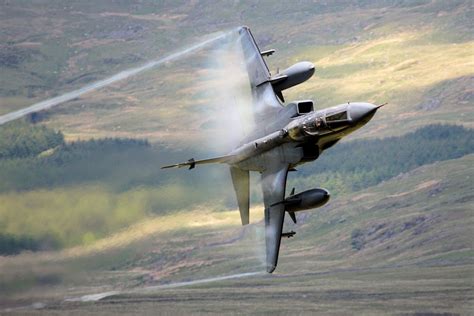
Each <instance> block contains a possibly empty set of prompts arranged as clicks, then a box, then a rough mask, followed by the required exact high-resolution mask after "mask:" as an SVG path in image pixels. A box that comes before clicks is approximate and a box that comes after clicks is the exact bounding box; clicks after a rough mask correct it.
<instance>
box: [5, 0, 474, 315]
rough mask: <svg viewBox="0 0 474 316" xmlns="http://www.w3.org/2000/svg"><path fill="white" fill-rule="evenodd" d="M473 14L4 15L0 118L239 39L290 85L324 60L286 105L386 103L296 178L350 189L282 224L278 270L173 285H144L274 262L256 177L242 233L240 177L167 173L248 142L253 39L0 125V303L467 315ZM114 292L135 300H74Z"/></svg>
mask: <svg viewBox="0 0 474 316" xmlns="http://www.w3.org/2000/svg"><path fill="white" fill-rule="evenodd" d="M217 12H218V14H217ZM472 16H473V6H472V3H471V1H469V0H466V1H461V0H459V1H458V0H453V1H436V0H435V1H431V0H416V1H404V0H402V1H400V0H376V1H372V0H371V1H369V0H367V1H365V0H364V1H357V2H354V1H350V0H338V1H330V2H328V1H313V2H304V1H299V2H295V1H290V2H278V3H276V2H275V1H270V0H264V1H258V3H248V2H245V1H232V2H215V1H206V0H204V1H138V2H128V1H114V2H107V3H95V2H94V3H92V2H90V1H68V2H67V3H65V2H64V1H59V0H53V1H46V0H38V1H33V2H31V1H0V27H1V29H2V32H0V43H1V44H0V115H2V114H5V113H8V112H10V111H13V110H17V109H20V108H22V107H24V106H28V105H30V104H32V103H35V102H38V101H41V100H44V99H47V98H50V97H53V96H58V95H60V94H62V93H65V92H68V91H71V90H74V89H78V88H80V87H82V86H84V85H86V84H89V83H91V82H94V81H96V80H100V79H104V78H106V77H108V76H110V75H113V74H116V73H117V72H119V71H122V70H125V69H129V68H131V67H136V66H139V65H142V64H144V63H146V62H148V61H150V60H156V59H159V58H162V57H164V56H167V55H168V54H170V53H173V52H177V51H179V50H182V49H183V48H186V47H189V45H191V44H193V43H196V42H200V41H202V40H203V39H204V38H207V36H208V34H216V32H221V31H224V32H225V31H230V30H233V29H235V27H237V26H240V25H248V26H250V27H251V29H252V31H253V33H254V35H255V37H256V39H257V42H258V43H259V45H260V48H261V49H262V50H263V49H270V48H276V49H277V53H276V54H275V55H273V56H271V57H270V58H268V63H269V66H270V69H271V70H272V72H273V73H275V71H276V70H277V69H284V68H286V67H288V66H290V65H292V64H293V63H295V62H298V61H301V60H309V61H311V62H313V63H315V64H316V74H315V76H314V77H313V78H312V79H311V80H309V81H307V82H306V83H304V84H302V85H300V86H297V87H295V88H292V89H290V90H288V91H285V92H284V95H285V98H286V100H287V101H290V100H293V99H307V98H314V99H315V100H316V107H317V108H323V107H327V106H332V105H335V104H338V103H344V102H347V101H369V102H373V103H376V104H380V103H384V102H388V103H389V104H388V105H387V106H385V107H384V108H383V109H382V110H380V111H379V112H378V113H377V115H376V116H375V117H374V119H373V120H372V121H371V122H370V123H369V124H368V125H367V126H365V127H364V128H363V129H361V130H359V131H357V132H356V133H354V134H353V135H351V136H350V138H349V139H346V140H344V141H342V142H341V143H340V144H337V145H336V146H335V147H333V148H331V149H329V150H328V151H327V152H325V153H324V154H323V155H322V156H321V157H320V158H319V160H318V161H316V162H315V163H312V164H307V165H305V166H301V167H299V168H298V170H299V172H297V173H292V174H291V175H290V179H289V183H288V188H290V187H296V188H297V190H298V191H302V190H306V189H308V188H313V187H315V186H318V187H327V188H328V189H330V190H331V193H332V197H331V201H330V203H329V204H328V205H326V206H325V207H324V208H321V209H318V210H315V211H309V212H303V213H299V214H297V217H298V224H297V225H295V224H293V223H292V222H291V221H289V220H288V221H286V223H285V230H295V231H297V234H296V237H295V238H292V239H288V240H287V239H285V240H283V241H282V248H281V258H280V263H279V267H278V270H277V271H276V275H274V276H266V275H255V276H254V277H252V278H248V279H242V280H227V281H222V282H218V283H213V284H211V285H207V284H206V285H198V286H193V287H190V288H186V289H175V290H173V289H168V290H164V291H162V290H160V289H157V288H155V290H153V289H144V287H145V286H148V285H151V286H153V285H162V284H166V283H168V282H182V281H189V280H194V279H201V278H206V277H215V276H222V275H229V274H233V273H245V272H253V271H257V272H258V271H263V270H264V268H263V262H264V258H263V253H264V230H263V222H262V215H263V214H262V206H261V205H260V203H261V196H260V187H259V182H258V176H256V177H254V178H253V179H252V181H253V183H252V185H253V186H252V192H251V195H252V206H253V208H252V210H251V222H252V224H251V225H250V226H247V227H245V228H242V227H241V226H240V224H239V223H240V219H239V215H238V212H237V211H236V210H235V207H236V203H235V197H234V194H233V191H232V190H231V189H230V188H231V185H230V181H229V174H228V170H227V167H226V166H213V167H210V168H196V170H193V171H192V172H188V171H187V170H175V171H171V172H162V171H160V170H159V167H160V166H161V165H163V164H167V163H171V162H176V161H182V160H185V159H188V158H190V157H195V158H205V157H207V156H210V155H214V154H216V152H217V154H222V152H220V149H222V148H219V144H220V143H219V141H222V139H224V140H226V139H227V138H226V137H227V136H228V134H229V132H230V134H232V132H233V128H232V127H229V126H227V128H226V130H225V131H222V129H220V127H219V126H218V124H214V123H215V120H216V118H219V117H220V115H222V112H224V114H226V113H231V112H226V109H229V108H230V107H236V106H239V105H240V103H245V104H248V95H242V93H241V92H242V91H245V87H246V82H245V80H242V76H241V74H240V73H239V72H238V68H239V66H238V65H239V63H238V59H236V58H235V56H233V55H232V51H235V49H234V46H233V44H235V43H234V42H235V39H236V38H235V37H232V36H228V37H226V42H216V43H214V44H213V45H210V46H209V47H207V48H205V49H203V50H200V51H199V52H196V53H193V54H191V55H189V56H186V57H183V58H181V59H179V60H176V61H174V62H168V63H165V64H163V65H162V66H160V67H157V68H155V69H152V70H149V71H147V72H144V73H141V74H140V75H139V76H136V77H132V78H129V79H127V80H124V81H121V82H118V83H115V84H113V85H110V86H108V87H106V88H103V89H101V90H98V91H95V92H92V93H89V94H87V95H84V96H81V97H80V98H76V99H74V100H72V101H70V102H67V103H64V104H62V105H59V106H58V107H55V108H53V109H51V110H48V111H44V112H41V113H36V114H35V115H32V116H30V117H28V118H27V122H26V123H25V122H12V124H8V125H2V126H0V252H1V254H2V255H3V256H1V255H0V306H6V305H8V306H12V305H15V306H20V305H29V304H31V302H45V303H46V304H47V306H46V309H45V310H39V311H33V310H28V309H26V310H25V309H20V310H17V312H18V313H23V312H25V313H30V312H31V313H33V314H34V313H36V312H37V313H40V314H41V313H43V312H44V313H45V314H51V313H53V314H54V313H61V314H62V313H71V314H78V313H79V314H83V313H86V312H90V313H93V312H98V313H104V314H109V313H110V314H114V313H117V312H130V313H132V312H135V313H136V312H143V313H156V312H157V311H163V312H164V313H165V312H170V313H172V312H174V311H176V308H177V307H176V306H179V309H180V310H181V311H182V312H183V313H190V312H200V313H222V312H223V311H224V312H236V313H238V312H242V310H243V308H244V310H245V311H248V312H253V313H262V312H264V313H275V314H278V313H281V314H288V313H300V312H301V313H308V314H313V313H321V314H331V313H333V314H349V313H354V312H355V313H361V314H374V315H379V314H381V313H384V312H385V313H387V312H389V311H395V312H398V313H400V314H416V313H420V314H423V313H459V314H468V313H469V308H471V309H472V306H473V305H472V302H473V295H472V288H473V284H472V275H473V273H474V269H473V267H474V262H473V244H472V241H471V239H472V227H473V224H474V223H473V222H472V219H473V218H472V204H473V200H474V197H473V196H472V193H471V192H472V177H473V176H474V175H473V174H472V173H473V171H474V169H473V168H472V165H473V162H474V161H473V160H474V158H473V156H472V152H473V149H474V147H473V139H474V138H473V137H472V133H473V132H472V131H473V129H472V128H473V127H474V125H473V114H472V113H473V112H472V104H473V101H474V99H473V96H474V91H473V86H474V85H473V78H474V76H473V75H474V65H473V62H472V51H473V50H474V38H473V33H472V20H473V19H472ZM243 79H245V78H243ZM229 87H235V88H229ZM247 90H248V89H247ZM247 92H248V91H247ZM247 94H248V93H247ZM227 115H228V116H230V114H227ZM434 124H435V125H434ZM440 124H441V125H440ZM446 124H455V126H454V125H446ZM423 127H424V128H423ZM231 136H232V135H231ZM295 174H297V176H295ZM5 255H6V256H5ZM107 290H125V292H124V293H123V294H121V295H119V296H115V297H111V298H109V299H108V300H105V301H104V302H102V303H99V304H83V303H65V302H63V299H64V298H66V297H77V296H80V295H84V294H91V293H95V292H103V291H107ZM130 290H132V292H130ZM134 291H135V292H134ZM216 302H219V304H216ZM38 306H39V305H38ZM3 312H4V310H2V311H1V312H0V313H3Z"/></svg>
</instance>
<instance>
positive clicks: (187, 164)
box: [161, 156, 232, 169]
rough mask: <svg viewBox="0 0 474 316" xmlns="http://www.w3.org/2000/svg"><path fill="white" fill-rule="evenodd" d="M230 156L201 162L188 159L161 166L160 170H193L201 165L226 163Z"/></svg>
mask: <svg viewBox="0 0 474 316" xmlns="http://www.w3.org/2000/svg"><path fill="white" fill-rule="evenodd" d="M230 158H232V156H222V157H215V158H209V159H203V160H194V158H191V159H189V160H188V161H186V162H180V163H177V164H173V165H168V166H163V167H161V169H168V168H183V167H189V169H194V168H195V167H196V165H203V164H207V163H225V162H227V161H228V160H229V159H230Z"/></svg>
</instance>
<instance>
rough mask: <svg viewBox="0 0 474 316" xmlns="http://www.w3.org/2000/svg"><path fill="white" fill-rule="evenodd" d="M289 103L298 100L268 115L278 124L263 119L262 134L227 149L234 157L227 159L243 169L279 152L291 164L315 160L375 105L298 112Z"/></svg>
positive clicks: (363, 120)
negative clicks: (229, 149) (272, 115)
mask: <svg viewBox="0 0 474 316" xmlns="http://www.w3.org/2000/svg"><path fill="white" fill-rule="evenodd" d="M305 102H310V101H305ZM292 105H294V106H296V105H297V104H296V103H290V104H289V105H288V106H287V108H283V109H282V111H281V112H280V113H278V116H279V117H278V118H271V120H272V121H273V122H278V124H273V125H265V120H263V121H262V122H261V124H262V125H263V126H262V128H261V129H260V135H262V134H263V135H262V136H261V137H259V138H256V139H252V140H250V141H245V142H243V144H242V145H241V146H239V147H237V148H236V149H234V150H233V151H232V152H231V153H229V155H230V156H232V157H233V158H232V159H231V160H230V161H229V162H228V163H229V164H231V165H236V166H238V167H239V168H240V169H243V170H250V171H260V172H262V171H263V170H265V168H266V166H267V162H266V160H267V159H265V156H268V155H271V157H268V158H269V159H272V160H274V159H275V156H280V158H281V159H283V160H284V161H288V162H290V163H291V165H292V167H294V166H296V165H298V164H302V163H305V162H308V161H312V160H315V159H317V158H318V156H319V155H320V154H321V153H322V152H323V151H324V150H325V149H327V148H329V147H331V146H332V145H334V144H335V143H336V142H338V141H339V140H340V139H341V138H342V137H344V136H346V135H349V134H350V133H352V132H354V131H355V130H357V129H359V128H360V127H362V126H363V125H365V124H366V123H367V122H368V121H369V120H370V119H371V118H372V116H373V115H374V114H375V111H376V110H377V109H378V106H375V105H373V104H370V103H360V102H356V103H346V104H341V105H337V106H334V107H330V108H326V109H322V110H318V111H310V112H309V113H305V114H298V111H297V109H292ZM256 134H258V133H256ZM254 135H255V134H254Z"/></svg>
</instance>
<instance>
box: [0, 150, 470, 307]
mask: <svg viewBox="0 0 474 316" xmlns="http://www.w3.org/2000/svg"><path fill="white" fill-rule="evenodd" d="M473 159H474V157H473V156H472V155H468V156H466V157H464V158H460V159H455V160H448V161H445V162H441V163H435V164H432V165H427V166H423V167H420V168H418V169H415V170H413V171H412V172H410V173H407V174H404V175H402V176H399V177H396V178H394V179H392V180H390V181H387V182H384V183H383V184H380V185H378V186H375V187H372V188H369V189H366V190H364V191H358V192H356V193H353V194H347V195H345V196H344V197H341V198H339V199H337V200H334V201H333V202H331V203H330V204H329V205H327V206H325V207H324V208H322V209H319V210H315V211H312V212H304V213H301V214H298V215H297V217H298V221H299V222H298V224H297V225H296V226H297V227H295V225H294V224H292V223H291V221H286V223H285V227H286V229H295V228H296V229H297V232H298V233H297V235H296V237H295V238H293V239H288V240H287V239H285V240H283V243H282V249H281V252H282V257H281V259H280V265H279V270H278V273H277V275H275V276H265V275H262V276H255V277H252V278H248V279H242V280H235V281H222V282H218V283H213V284H211V285H197V286H192V287H191V288H189V289H169V290H163V289H160V290H159V289H157V290H154V291H153V290H143V291H140V288H142V287H143V286H145V285H154V284H157V283H158V284H163V283H165V284H166V282H176V281H186V280H193V279H203V278H206V277H213V276H219V275H228V274H232V273H240V272H249V271H259V270H261V269H262V264H263V263H262V261H261V258H260V254H259V253H260V250H261V249H262V247H263V240H262V238H260V237H261V236H262V233H263V223H262V222H261V221H258V222H255V217H254V219H253V220H252V222H253V224H252V225H250V226H249V227H247V228H240V227H239V218H238V212H236V211H234V212H227V213H221V212H218V213H208V212H207V211H205V210H204V209H201V210H198V211H194V212H189V213H184V214H181V215H180V214H175V215H170V216H163V217H160V218H158V219H157V220H156V221H149V222H144V223H141V224H139V225H136V226H134V227H132V228H131V229H129V230H126V231H123V232H122V233H121V234H119V235H117V236H113V237H110V238H108V239H107V240H104V241H103V242H102V243H101V244H100V245H99V244H97V247H96V246H89V247H86V248H77V249H75V250H73V251H63V252H60V253H57V254H56V255H54V256H50V255H47V254H45V255H42V256H31V255H29V254H23V255H20V256H17V257H13V258H10V259H8V260H4V261H3V263H2V264H3V266H2V271H7V270H8V271H9V273H8V274H6V273H3V274H2V275H1V282H2V288H3V289H7V291H8V292H7V293H9V296H8V297H9V299H6V298H5V299H6V300H5V303H8V302H10V304H11V303H12V302H15V301H18V300H21V298H22V297H33V298H34V299H35V300H37V301H44V300H47V301H48V302H49V303H48V304H49V305H48V307H47V308H46V310H44V311H43V312H44V313H46V314H47V313H50V312H52V311H54V310H56V309H58V308H60V309H61V310H62V312H67V311H70V312H74V311H82V312H84V311H102V312H104V313H106V314H108V313H114V311H116V310H117V309H125V310H128V311H131V309H134V308H135V309H138V310H140V311H142V312H146V311H151V310H154V309H156V308H162V309H164V310H167V309H168V308H172V306H171V305H169V304H179V306H180V307H179V308H182V309H183V311H187V312H191V311H194V312H196V311H202V312H213V311H218V310H220V311H222V310H227V311H229V312H237V311H238V310H239V308H240V307H241V304H242V302H243V301H246V302H247V303H248V304H249V305H248V308H249V309H250V311H253V312H274V311H275V308H277V309H278V312H279V313H283V314H285V313H288V312H290V311H293V312H298V313H299V312H306V313H308V312H311V311H316V310H317V311H319V312H324V313H329V312H332V313H336V314H337V313H348V312H351V311H353V309H354V310H357V311H360V312H361V313H386V312H388V311H389V310H391V309H395V310H397V311H399V312H405V313H414V312H434V311H443V312H453V313H466V312H467V311H468V308H469V300H470V299H472V297H471V294H472V289H470V286H471V285H470V284H471V283H470V282H471V281H470V279H469V278H468V277H467V276H469V275H472V273H473V272H474V270H473V267H474V265H473V264H474V262H473V256H472V247H471V246H472V241H471V238H470V230H471V228H472V225H473V223H472V216H470V213H471V212H472V207H471V203H472V194H471V190H469V188H471V187H472V183H471V180H470V179H472V177H473V176H474V175H473V174H472V173H473V168H472V163H473ZM427 201H428V202H427ZM447 205H449V207H446V206H447ZM219 213H220V214H221V215H219ZM257 213H259V214H258V215H257V214H254V213H252V214H254V216H258V217H260V218H261V210H259V211H258V212H257ZM226 218H227V219H226ZM140 232H144V233H140ZM33 267H34V268H33ZM27 270H28V271H31V273H27V274H25V272H24V271H27ZM81 271H82V272H81ZM88 275H94V277H93V278H91V277H87V276H88ZM196 275H199V278H196ZM48 280H49V281H48ZM48 282H50V283H49V284H50V285H54V287H45V285H46V284H48ZM62 284H65V285H66V284H67V285H69V286H70V287H69V288H68V290H66V292H64V290H60V289H62V288H63V285H62ZM105 284H108V286H105V287H104V285H105ZM71 285H74V286H72V287H71ZM84 285H87V286H88V288H83V287H82V286H84ZM38 286H39V287H38ZM91 286H92V288H91ZM14 288H16V289H17V290H16V291H14V290H13V289H14ZM37 289H43V291H41V292H38V291H37ZM111 289H125V291H127V290H133V291H134V292H130V293H129V294H125V295H121V296H118V297H112V298H110V299H106V300H105V301H104V302H103V303H101V304H98V305H97V304H93V303H76V304H65V303H59V301H57V300H58V299H59V300H60V299H61V298H62V297H78V296H80V295H83V294H91V293H94V292H95V293H97V292H103V291H107V290H111ZM256 289H258V291H257V292H254V291H255V290H256ZM125 293H127V292H125ZM219 293H220V294H219ZM246 293H247V294H246ZM249 293H253V294H252V295H251V296H254V297H253V298H250V297H249ZM283 293H285V295H283ZM289 293H291V294H289ZM216 295H217V296H218V297H220V299H221V300H222V302H223V303H225V304H224V305H225V306H226V307H222V306H221V305H218V306H217V305H214V304H210V300H212V299H215V297H216ZM54 298H56V299H54ZM236 299H237V300H236ZM163 300H165V301H167V302H168V303H166V302H165V301H163ZM295 300H297V301H298V302H299V303H298V304H293V303H294V301H295ZM400 300H403V301H404V304H402V305H400V304H399V302H400ZM222 308H224V309H222ZM336 311H337V312H336Z"/></svg>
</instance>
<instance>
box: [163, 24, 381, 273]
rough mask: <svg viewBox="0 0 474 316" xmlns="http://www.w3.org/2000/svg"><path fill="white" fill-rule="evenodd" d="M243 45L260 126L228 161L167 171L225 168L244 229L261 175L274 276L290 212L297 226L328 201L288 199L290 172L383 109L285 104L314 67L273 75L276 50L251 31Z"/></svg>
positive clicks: (311, 195)
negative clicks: (255, 179) (255, 177)
mask: <svg viewBox="0 0 474 316" xmlns="http://www.w3.org/2000/svg"><path fill="white" fill-rule="evenodd" d="M238 32H239V34H240V37H239V38H240V44H241V47H242V50H243V56H244V59H245V64H246V69H247V73H248V77H249V81H250V86H251V91H252V98H253V102H252V108H253V116H254V117H253V118H254V120H255V122H257V124H256V125H255V128H254V129H253V130H252V131H250V132H249V133H247V136H245V138H244V139H242V140H241V142H240V144H239V145H238V146H237V147H236V148H235V149H234V150H232V151H231V152H229V153H228V154H227V155H225V156H220V157H215V158H210V159H204V160H194V159H189V160H188V161H186V162H183V163H177V164H173V165H169V166H164V167H162V168H181V167H189V169H193V168H194V167H195V166H196V165H200V164H209V163H225V164H228V165H229V166H230V174H231V178H232V182H233V185H234V190H235V193H236V195H237V202H238V205H239V210H240V216H241V220H242V225H247V224H248V223H249V204H250V202H249V185H250V182H249V172H250V171H256V172H260V174H261V178H262V181H261V183H262V191H263V201H264V205H265V243H266V270H267V272H269V273H272V272H273V271H274V270H275V268H276V266H277V262H278V254H279V250H280V242H281V239H282V238H283V237H288V238H289V237H292V236H294V234H295V232H293V231H291V232H285V233H284V232H283V222H284V217H285V212H287V213H288V214H289V215H290V217H291V219H292V220H293V221H294V222H295V223H296V216H295V213H296V212H298V211H302V210H308V209H313V208H317V207H320V206H322V205H324V204H325V203H326V202H327V201H328V200H329V196H330V195H329V192H328V191H327V190H325V189H320V188H316V189H311V190H307V191H304V192H301V193H298V194H295V192H294V189H293V190H292V192H291V194H290V195H289V196H288V197H285V189H286V179H287V174H288V172H289V171H296V170H295V167H296V166H297V165H300V164H303V163H306V162H309V161H313V160H315V159H317V158H318V157H319V155H321V153H322V152H323V151H324V150H326V149H328V148H329V147H331V146H334V145H335V144H336V143H337V142H338V141H339V140H340V139H341V138H342V137H344V136H346V135H348V134H349V133H352V132H354V131H355V130H357V129H359V128H360V127H362V126H363V125H365V124H366V123H367V122H368V121H369V120H370V119H371V118H372V117H373V116H374V114H375V112H376V111H377V109H379V108H380V107H381V106H383V104H382V105H379V106H376V105H373V104H370V103H362V102H348V103H345V104H341V105H337V106H333V107H330V108H326V109H322V110H316V111H315V110H314V104H313V101H311V100H302V101H294V102H290V103H288V104H287V105H284V102H285V101H284V97H283V93H282V91H283V90H286V89H288V88H291V87H293V86H295V85H298V84H300V83H302V82H304V81H306V80H308V79H309V78H310V77H311V76H312V75H313V74H314V72H315V67H314V65H313V64H312V63H310V62H299V63H297V64H295V65H293V66H291V67H289V68H288V69H286V70H284V71H282V72H279V73H277V74H276V75H273V76H272V75H271V74H270V71H269V69H268V67H267V64H266V63H265V61H264V59H263V57H266V56H270V55H272V54H273V53H274V50H267V51H260V49H259V48H258V46H257V43H256V42H255V39H254V37H253V35H252V33H251V32H250V29H249V28H248V27H245V26H243V27H240V28H239V29H238Z"/></svg>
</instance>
